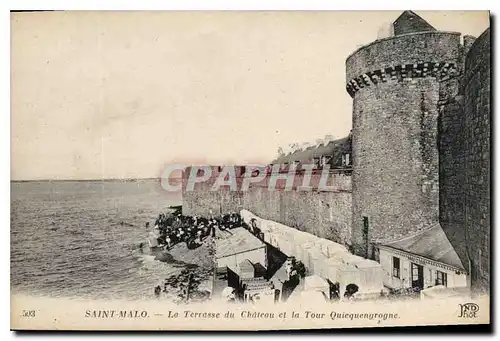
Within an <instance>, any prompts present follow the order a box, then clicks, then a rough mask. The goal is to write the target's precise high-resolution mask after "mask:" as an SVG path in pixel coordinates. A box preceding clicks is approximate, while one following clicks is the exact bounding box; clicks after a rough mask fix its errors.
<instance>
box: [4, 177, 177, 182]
mask: <svg viewBox="0 0 500 341" xmlns="http://www.w3.org/2000/svg"><path fill="white" fill-rule="evenodd" d="M178 179H179V180H181V179H182V178H178ZM160 180H161V178H125V179H113V178H111V179H35V180H10V182H11V183H22V182H140V181H160ZM171 180H173V179H171Z"/></svg>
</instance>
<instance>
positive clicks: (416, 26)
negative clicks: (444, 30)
mask: <svg viewBox="0 0 500 341" xmlns="http://www.w3.org/2000/svg"><path fill="white" fill-rule="evenodd" d="M393 26H394V34H395V35H401V34H408V33H417V32H428V31H436V29H435V28H434V27H433V26H432V25H431V24H429V23H428V22H427V21H425V20H424V19H423V18H422V17H421V16H419V15H418V14H417V13H415V12H413V11H404V12H403V13H401V15H400V16H399V17H398V18H397V19H396V20H394V23H393Z"/></svg>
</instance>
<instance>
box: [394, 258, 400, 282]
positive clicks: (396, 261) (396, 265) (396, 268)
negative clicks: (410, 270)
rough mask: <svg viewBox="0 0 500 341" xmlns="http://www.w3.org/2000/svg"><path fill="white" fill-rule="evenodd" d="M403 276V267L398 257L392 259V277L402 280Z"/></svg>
mask: <svg viewBox="0 0 500 341" xmlns="http://www.w3.org/2000/svg"><path fill="white" fill-rule="evenodd" d="M400 275H401V265H400V263H399V258H398V257H392V276H393V277H396V278H400Z"/></svg>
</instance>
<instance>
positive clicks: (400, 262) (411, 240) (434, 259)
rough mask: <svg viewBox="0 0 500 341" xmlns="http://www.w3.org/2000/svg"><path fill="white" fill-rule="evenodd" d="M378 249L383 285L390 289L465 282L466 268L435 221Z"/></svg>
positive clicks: (461, 283) (381, 245)
mask: <svg viewBox="0 0 500 341" xmlns="http://www.w3.org/2000/svg"><path fill="white" fill-rule="evenodd" d="M378 250H379V260H380V264H381V265H382V268H383V269H384V275H385V276H384V286H386V287H388V288H390V289H402V288H419V289H420V290H422V289H427V288H430V287H434V286H443V287H448V288H462V287H467V286H468V281H467V271H466V270H465V268H464V266H463V264H462V262H461V260H460V258H459V257H458V254H457V252H456V251H455V249H454V248H453V246H452V245H451V243H450V242H449V240H448V238H447V237H446V234H445V233H444V231H443V229H442V228H441V226H440V225H439V224H436V225H434V226H432V227H430V228H428V229H426V230H424V231H421V232H419V233H416V234H413V235H410V236H407V237H404V238H401V239H398V240H394V241H391V242H388V243H384V244H380V245H378Z"/></svg>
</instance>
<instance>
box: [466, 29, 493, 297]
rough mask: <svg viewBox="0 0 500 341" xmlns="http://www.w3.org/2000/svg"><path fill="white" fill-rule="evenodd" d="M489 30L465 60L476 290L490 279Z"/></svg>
mask: <svg viewBox="0 0 500 341" xmlns="http://www.w3.org/2000/svg"><path fill="white" fill-rule="evenodd" d="M490 58H491V54H490V30H489V29H488V30H487V31H485V32H484V33H483V34H482V35H481V36H480V37H479V38H478V39H477V40H476V41H475V42H474V44H473V45H472V46H471V48H470V50H469V53H468V54H467V58H466V61H465V70H466V71H465V106H464V110H465V155H464V156H465V206H466V210H465V212H466V218H465V228H466V237H467V241H466V242H467V245H468V246H469V256H470V258H471V262H472V267H471V276H472V286H473V289H474V290H478V291H487V290H489V281H490V243H491V241H490V232H491V231H490V219H491V217H490V207H491V198H490V190H491V187H490V186H491V183H490V166H491V165H490V155H491V154H490V139H491V136H490V131H491V126H490V122H491V104H490V87H491V78H490V77H491V76H490V74H491V66H490Z"/></svg>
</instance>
